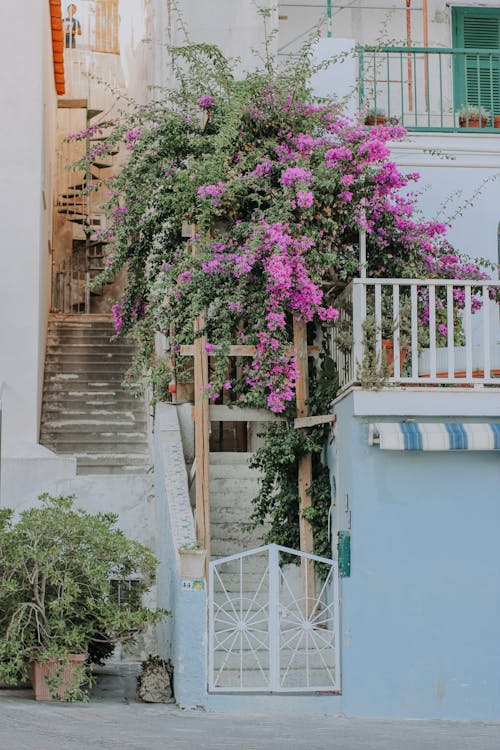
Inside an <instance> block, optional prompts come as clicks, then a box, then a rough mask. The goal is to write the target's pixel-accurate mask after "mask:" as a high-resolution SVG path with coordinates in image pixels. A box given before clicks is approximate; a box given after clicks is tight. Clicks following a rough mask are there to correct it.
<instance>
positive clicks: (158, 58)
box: [120, 0, 278, 101]
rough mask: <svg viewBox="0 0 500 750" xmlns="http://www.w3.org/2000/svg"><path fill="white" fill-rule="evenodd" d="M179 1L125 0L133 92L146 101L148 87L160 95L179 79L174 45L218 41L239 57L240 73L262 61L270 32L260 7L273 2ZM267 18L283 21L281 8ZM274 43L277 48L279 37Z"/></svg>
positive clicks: (124, 33)
mask: <svg viewBox="0 0 500 750" xmlns="http://www.w3.org/2000/svg"><path fill="white" fill-rule="evenodd" d="M176 5H177V10H176V9H175V8H174V4H173V3H172V2H171V0H120V53H121V56H122V61H123V69H124V74H125V78H126V83H127V86H128V92H129V94H130V95H131V96H132V97H133V98H135V99H136V100H138V101H143V100H144V99H145V98H146V97H145V91H147V94H146V96H158V88H157V87H164V86H172V85H173V83H174V81H173V77H172V71H171V66H170V56H169V52H168V46H169V45H178V46H181V45H184V44H186V43H190V42H192V43H206V44H213V45H217V46H218V47H219V48H220V49H221V50H222V52H223V53H224V55H226V56H227V57H230V58H238V60H237V62H236V71H237V73H243V72H244V71H248V70H255V68H257V67H259V66H260V65H261V61H262V60H261V58H262V57H264V38H265V32H264V22H263V20H262V18H261V16H260V15H259V14H258V12H257V7H263V6H273V5H274V4H273V3H271V2H270V0H259V3H254V2H250V0H217V2H216V3H215V4H214V3H207V2H203V3H202V2H199V0H178V1H177V3H176ZM266 23H267V26H268V29H272V28H275V27H276V26H277V23H278V19H277V13H276V12H275V10H273V13H272V17H271V18H269V19H267V22H266ZM184 30H187V32H188V35H187V37H186V34H185V31H184ZM270 47H271V48H272V50H273V52H275V51H276V49H277V40H276V39H273V40H272V42H271V45H270ZM146 87H152V88H150V89H149V90H147V89H146ZM155 87H156V90H155Z"/></svg>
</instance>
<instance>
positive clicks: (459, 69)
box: [453, 8, 500, 115]
mask: <svg viewBox="0 0 500 750" xmlns="http://www.w3.org/2000/svg"><path fill="white" fill-rule="evenodd" d="M453 21H454V23H453V31H454V46H455V47H463V48H465V49H484V50H498V54H497V55H495V54H485V55H481V54H480V53H477V54H471V55H465V56H461V55H460V56H458V55H457V56H456V60H455V66H454V74H455V80H454V94H455V107H456V108H459V107H462V106H464V105H466V104H472V105H480V106H483V107H485V109H487V110H488V111H489V112H491V113H492V114H493V115H495V114H500V64H499V63H500V59H499V58H500V8H495V9H494V8H454V9H453Z"/></svg>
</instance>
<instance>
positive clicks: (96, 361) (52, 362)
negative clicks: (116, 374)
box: [45, 352, 131, 372]
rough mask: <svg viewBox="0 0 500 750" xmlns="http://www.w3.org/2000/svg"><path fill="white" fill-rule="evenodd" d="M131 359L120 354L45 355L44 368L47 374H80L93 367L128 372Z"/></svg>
mask: <svg viewBox="0 0 500 750" xmlns="http://www.w3.org/2000/svg"><path fill="white" fill-rule="evenodd" d="M130 365H131V359H130V357H128V356H126V355H125V356H123V355H122V354H103V355H96V354H95V353H94V352H92V353H89V354H63V355H61V356H57V357H56V356H53V355H47V358H46V360H45V366H46V368H47V369H48V370H49V372H73V371H74V372H81V371H82V370H88V369H90V368H94V367H96V366H97V367H105V368H109V367H111V368H114V369H115V370H117V371H118V370H124V371H125V370H128V369H129V368H130Z"/></svg>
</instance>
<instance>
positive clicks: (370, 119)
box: [365, 108, 387, 125]
mask: <svg viewBox="0 0 500 750" xmlns="http://www.w3.org/2000/svg"><path fill="white" fill-rule="evenodd" d="M386 123H387V115H386V113H385V112H384V110H383V109H374V108H371V109H368V110H367V111H366V115H365V125H385V124H386Z"/></svg>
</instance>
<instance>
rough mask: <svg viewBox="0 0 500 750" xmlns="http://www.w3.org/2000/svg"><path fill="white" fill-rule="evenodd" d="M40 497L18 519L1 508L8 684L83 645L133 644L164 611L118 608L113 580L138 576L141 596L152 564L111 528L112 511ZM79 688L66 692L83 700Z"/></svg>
mask: <svg viewBox="0 0 500 750" xmlns="http://www.w3.org/2000/svg"><path fill="white" fill-rule="evenodd" d="M39 500H40V505H39V506H37V507H34V508H30V509H28V510H26V511H24V512H23V513H21V515H20V518H19V520H18V521H17V522H15V520H14V513H13V511H12V510H9V509H3V510H0V681H1V682H4V683H6V684H16V682H17V681H18V680H26V679H27V677H28V672H29V664H30V663H31V662H32V661H37V660H39V661H46V660H47V659H49V658H64V657H65V656H67V654H69V653H87V652H88V651H89V644H97V643H101V644H103V643H106V644H112V643H116V642H117V641H120V642H121V643H128V642H131V641H133V640H134V638H135V636H136V634H137V633H138V632H139V631H141V630H142V629H144V628H145V627H146V626H148V625H154V624H156V623H158V622H159V621H160V620H161V619H162V618H163V617H164V616H165V615H166V614H167V613H166V612H165V611H164V610H156V611H153V610H151V609H148V608H147V607H143V606H139V607H137V608H131V609H128V608H123V607H121V606H120V604H119V603H118V602H117V601H116V600H115V598H114V597H113V596H112V591H111V579H114V580H118V581H123V582H125V581H126V580H127V579H128V578H130V577H131V576H134V577H136V576H139V577H140V581H139V584H138V589H137V591H138V593H139V594H140V595H142V594H143V593H144V592H145V591H147V590H148V589H149V588H150V586H151V584H152V583H153V582H154V575H155V570H156V566H157V560H156V558H155V557H154V555H153V554H152V553H151V551H150V550H149V549H148V548H147V547H145V546H144V545H142V544H140V543H139V542H136V541H134V540H131V539H128V538H127V537H126V536H125V535H124V534H123V532H122V531H121V530H120V529H118V528H116V522H117V516H116V515H115V514H112V513H97V514H95V515H94V514H90V513H87V512H85V511H83V510H80V509H78V508H75V507H74V504H73V500H74V498H73V497H63V496H60V497H51V496H49V495H47V494H45V495H41V496H40V498H39ZM92 648H93V647H92V645H90V650H92ZM56 687H57V686H56ZM51 689H52V686H51ZM73 692H74V691H73ZM77 693H78V694H77V695H74V694H73V695H72V696H71V697H79V698H81V697H83V692H82V691H81V690H79V691H77Z"/></svg>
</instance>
